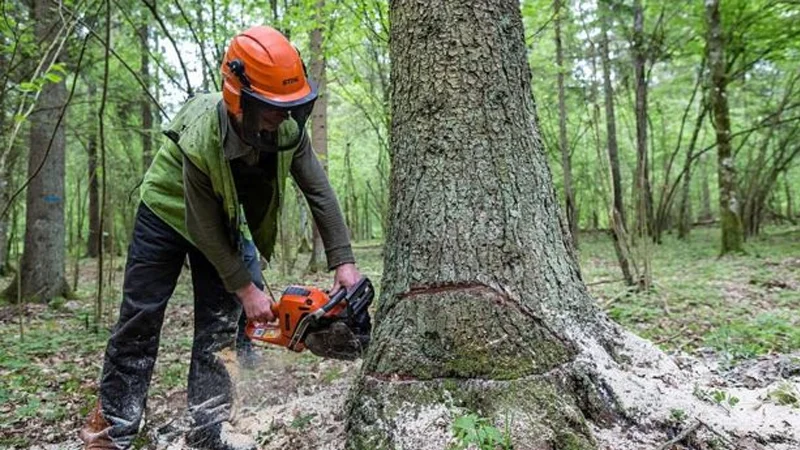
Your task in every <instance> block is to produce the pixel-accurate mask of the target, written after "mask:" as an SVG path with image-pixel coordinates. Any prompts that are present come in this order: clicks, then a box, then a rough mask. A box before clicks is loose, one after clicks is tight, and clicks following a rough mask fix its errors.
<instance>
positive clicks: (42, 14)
mask: <svg viewBox="0 0 800 450" xmlns="http://www.w3.org/2000/svg"><path fill="white" fill-rule="evenodd" d="M33 15H34V20H35V24H36V25H35V26H36V35H37V36H38V37H39V39H41V40H42V41H43V42H49V41H50V40H51V39H52V36H50V32H51V30H52V28H53V24H54V23H57V21H58V20H59V16H58V13H57V12H56V11H55V10H54V9H53V7H52V4H51V3H50V2H47V1H38V0H37V1H35V2H34V5H33ZM56 57H57V56H56ZM66 97H67V90H66V85H65V81H64V80H61V81H60V82H58V83H46V84H45V85H44V88H43V90H42V93H41V95H40V97H39V102H38V104H37V105H36V110H35V112H34V113H33V114H31V116H30V121H31V124H30V152H29V156H28V177H32V180H31V182H30V184H29V185H28V188H27V192H26V205H27V207H26V209H25V248H24V251H23V253H22V262H21V267H20V271H19V274H18V276H20V277H21V282H20V289H21V294H22V297H23V298H27V299H29V300H32V301H41V300H45V301H46V300H49V299H51V298H53V297H56V296H60V295H67V294H68V293H69V286H68V284H67V281H66V277H65V274H64V270H65V266H64V263H65V260H64V258H65V240H64V171H65V164H64V162H65V155H64V151H65V147H66V145H65V144H66V140H65V136H64V121H63V120H62V121H61V124H60V125H59V126H58V127H56V125H57V124H58V121H59V118H60V117H59V116H60V114H59V113H60V111H61V108H62V107H63V105H64V102H65V101H66ZM51 139H52V142H51ZM48 147H49V149H48ZM48 150H49V151H48ZM40 165H41V171H40V172H39V173H38V175H36V176H35V177H34V173H35V172H36V170H37V169H38V168H39V166H40ZM10 286H16V282H12V283H11V285H10Z"/></svg>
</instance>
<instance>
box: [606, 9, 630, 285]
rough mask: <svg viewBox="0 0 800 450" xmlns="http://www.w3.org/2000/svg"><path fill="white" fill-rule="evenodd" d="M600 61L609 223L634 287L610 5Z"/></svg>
mask: <svg viewBox="0 0 800 450" xmlns="http://www.w3.org/2000/svg"><path fill="white" fill-rule="evenodd" d="M600 8H601V14H600V28H601V31H600V59H601V61H602V66H603V90H604V94H605V106H606V140H607V142H608V160H609V166H610V169H611V190H612V193H613V196H614V203H613V205H612V207H611V213H610V214H609V215H610V222H611V236H612V238H613V239H614V250H615V251H616V254H617V261H619V267H620V270H621V271H622V277H623V278H624V279H625V283H626V284H627V285H628V286H635V285H636V282H635V280H634V279H633V274H632V272H631V267H630V262H629V260H628V255H627V252H626V251H625V250H626V248H627V246H626V235H627V230H628V227H627V222H626V220H625V205H624V204H623V202H622V175H621V174H620V171H619V155H618V148H617V122H616V116H615V113H614V88H613V87H612V86H611V61H610V60H609V56H608V53H609V51H608V21H610V20H611V19H610V14H609V12H608V11H607V9H608V5H606V4H605V2H604V1H601V2H600Z"/></svg>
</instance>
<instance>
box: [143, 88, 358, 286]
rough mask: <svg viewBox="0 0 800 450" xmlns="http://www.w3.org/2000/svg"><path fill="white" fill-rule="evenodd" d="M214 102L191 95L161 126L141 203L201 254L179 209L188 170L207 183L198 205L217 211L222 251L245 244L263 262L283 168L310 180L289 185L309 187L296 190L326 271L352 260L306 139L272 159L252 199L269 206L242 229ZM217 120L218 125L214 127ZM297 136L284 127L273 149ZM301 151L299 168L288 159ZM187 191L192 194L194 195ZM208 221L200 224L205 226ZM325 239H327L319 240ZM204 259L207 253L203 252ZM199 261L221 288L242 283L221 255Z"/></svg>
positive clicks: (215, 98) (289, 124) (183, 205)
mask: <svg viewBox="0 0 800 450" xmlns="http://www.w3.org/2000/svg"><path fill="white" fill-rule="evenodd" d="M220 100H221V95H220V94H219V93H216V94H202V95H198V96H196V97H193V98H192V99H191V100H189V101H188V102H187V103H186V104H185V105H184V106H183V108H182V109H181V110H180V111H179V112H178V114H177V115H176V116H175V118H174V119H173V121H172V122H171V123H170V124H169V125H168V126H167V128H166V129H165V131H164V133H165V134H166V135H167V136H168V137H169V139H170V141H169V142H167V143H165V144H164V146H163V147H162V148H161V149H160V150H159V151H158V153H157V154H156V156H155V158H154V159H153V162H152V164H151V166H150V168H149V169H148V171H147V173H146V174H145V178H144V181H143V183H142V188H141V198H142V201H143V202H144V203H145V204H146V205H147V206H148V207H149V208H150V209H151V210H152V211H153V212H154V213H155V214H156V215H158V216H159V217H160V218H161V219H162V220H164V221H165V222H166V223H167V224H169V225H170V226H171V227H172V228H174V229H175V230H176V231H178V233H180V234H181V235H182V236H184V237H185V238H186V239H187V240H188V241H189V242H191V243H192V244H193V245H195V246H196V247H198V248H200V249H201V250H205V248H204V244H207V243H206V242H196V240H197V239H195V238H193V233H192V231H193V230H194V232H195V233H194V237H198V236H197V234H198V232H197V229H198V224H191V223H190V224H189V225H194V227H190V226H187V220H189V217H187V216H188V212H187V207H189V206H191V205H187V202H188V201H189V200H187V199H186V198H185V197H186V195H185V194H187V192H186V191H185V189H188V188H192V189H195V188H194V187H193V185H191V184H190V185H187V186H188V187H187V186H185V185H184V184H185V182H187V181H186V180H185V177H186V176H187V175H186V172H185V170H186V169H191V171H190V175H191V174H192V173H200V174H201V176H203V177H207V179H206V181H208V183H207V184H208V185H210V186H209V189H208V190H209V191H213V193H209V194H208V195H207V197H210V198H209V199H207V200H206V199H204V201H203V202H202V203H217V205H214V206H215V207H217V208H219V207H220V206H221V209H220V210H221V211H222V212H221V213H220V214H219V215H214V214H212V215H211V216H212V217H218V216H224V220H225V222H226V223H225V224H224V225H225V227H224V228H225V229H226V230H227V236H226V237H227V240H228V244H229V246H230V247H229V249H228V251H229V252H235V251H238V249H239V245H240V243H241V240H242V238H246V239H250V238H252V240H253V241H254V243H255V245H256V247H257V248H258V250H259V252H261V254H262V255H263V256H264V257H265V258H267V259H270V257H271V256H272V253H273V248H274V245H275V241H276V233H277V222H278V218H279V214H280V206H281V205H282V203H283V201H282V197H283V193H284V191H285V182H286V178H287V176H288V174H289V173H290V168H291V172H292V174H293V175H295V178H296V179H297V178H298V174H300V176H299V178H305V179H308V180H310V182H308V180H306V181H307V182H305V183H304V182H303V180H302V179H301V180H297V181H298V185H299V186H300V187H301V189H302V188H303V186H304V185H305V186H311V187H310V188H308V189H304V193H305V194H306V198H307V199H308V200H309V203H310V205H311V209H312V213H314V218H315V221H316V222H317V224H318V226H319V228H320V231H321V233H322V234H323V240H324V241H325V247H326V252H327V253H328V263H329V267H330V266H331V265H332V264H333V265H334V266H335V265H338V264H341V263H343V262H352V261H353V260H354V258H353V256H352V252H351V250H350V245H349V237H348V236H347V231H346V227H345V225H344V221H343V219H342V218H341V212H340V211H339V208H338V203H337V202H336V201H335V196H334V195H333V191H332V189H330V184H329V183H328V181H327V178H325V175H324V172H322V171H321V169H320V168H319V167H318V166H319V163H318V162H317V161H316V158H315V157H313V149H311V147H310V143H309V142H306V141H307V139H304V140H302V142H304V143H305V144H300V145H298V147H303V148H301V149H300V150H301V151H298V147H295V148H294V149H291V150H287V151H283V152H280V153H278V156H277V158H276V160H277V165H278V168H277V171H276V172H277V176H275V177H274V179H272V180H271V182H270V183H268V185H267V186H264V187H263V189H264V192H263V196H260V198H263V199H264V200H265V201H267V202H268V203H269V204H268V206H267V207H266V208H259V213H260V214H263V215H262V216H261V217H255V218H254V217H253V216H252V214H250V215H249V216H248V217H249V218H250V224H249V225H248V224H247V223H246V220H245V214H244V211H243V207H242V205H241V204H240V199H239V198H238V197H237V190H236V185H235V183H234V179H233V176H234V175H233V172H232V171H231V161H230V160H229V159H228V157H226V155H225V152H224V151H223V145H224V144H225V143H223V142H222V138H221V136H222V135H223V134H224V133H222V132H221V131H226V130H227V128H226V127H227V120H226V119H227V116H225V115H224V111H223V112H219V111H220V110H218V107H219V105H220ZM221 122H224V123H223V124H221ZM221 127H223V128H221ZM300 132H301V130H299V129H298V127H297V124H296V123H295V122H294V121H292V120H288V121H285V122H284V123H283V124H282V125H281V128H280V129H279V144H280V143H282V142H298V141H299V140H298V139H297V136H298V133H300ZM306 147H307V148H306ZM248 149H249V148H248ZM306 152H307V153H310V155H311V160H310V163H309V160H308V157H304V158H303V161H304V162H298V161H297V159H298V158H295V156H296V154H297V155H304V156H308V155H306ZM293 158H294V159H295V160H294V161H293ZM187 162H188V166H190V167H184V166H187ZM314 165H316V167H314ZM307 166H311V167H312V170H308V169H307V168H305V167H307ZM309 174H310V175H309ZM320 179H321V180H320ZM319 186H323V187H327V190H326V189H320V188H319ZM306 191H312V192H311V193H309V192H306ZM191 192H193V193H194V191H191ZM253 194H254V193H252V192H251V193H250V197H251V198H252V197H254V195H253ZM259 195H260V192H256V193H255V196H259ZM320 199H322V201H321V200H320ZM315 205H316V206H317V207H316V208H315ZM194 206H197V205H194ZM262 211H263V213H262ZM248 212H252V211H248ZM206 217H208V215H206ZM317 219H321V220H317ZM208 221H209V220H205V222H208ZM207 225H208V224H206V223H203V224H199V228H200V229H203V228H208V226H207ZM210 225H215V224H210ZM325 229H327V231H326V230H325ZM326 235H327V237H328V239H327V240H325V237H326ZM208 236H209V235H208V234H204V233H200V237H199V239H201V240H202V241H206V240H207V239H208ZM214 239H216V238H214ZM223 239H224V238H223ZM198 244H201V245H198ZM206 247H207V245H206ZM332 249H333V250H334V253H333V254H332V253H331V250H332ZM204 253H207V252H205V251H204ZM206 256H207V257H209V260H210V261H211V262H212V264H214V265H215V267H217V270H218V271H219V272H220V276H221V277H222V279H223V281H224V282H225V285H226V287H227V288H228V290H235V289H237V288H239V287H241V285H242V283H244V282H246V280H247V279H248V278H246V276H247V275H246V274H247V272H246V271H245V270H243V268H242V267H236V268H234V267H231V266H234V265H236V264H235V263H234V261H233V260H232V258H230V257H228V258H226V259H224V260H223V259H222V258H220V261H215V259H214V258H213V257H212V255H209V254H206Z"/></svg>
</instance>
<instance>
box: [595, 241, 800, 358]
mask: <svg viewBox="0 0 800 450" xmlns="http://www.w3.org/2000/svg"><path fill="white" fill-rule="evenodd" d="M746 250H747V254H746V255H736V256H725V257H722V258H720V257H719V256H718V255H719V230H717V229H714V228H700V229H695V230H693V231H692V234H691V235H690V237H689V240H688V241H685V242H683V241H679V240H677V239H676V238H675V237H674V236H671V235H667V236H665V238H664V243H663V244H661V245H658V246H651V251H652V267H653V280H654V287H653V289H652V290H651V291H650V292H647V293H631V292H629V291H627V290H626V289H625V288H624V285H623V283H622V282H621V281H617V280H618V279H620V278H621V275H620V273H619V269H618V266H617V262H616V257H615V254H614V250H613V247H612V245H611V242H610V240H609V239H608V238H607V237H606V236H605V235H598V234H593V235H589V236H586V235H584V236H583V238H582V240H581V247H580V260H581V269H582V272H583V276H584V280H585V281H586V282H587V284H589V289H590V291H591V292H592V294H593V295H594V297H595V298H596V299H597V301H598V302H599V303H600V305H602V306H603V307H604V308H605V309H606V311H607V312H608V313H609V315H610V316H611V317H612V318H613V319H614V320H616V321H618V322H619V323H621V324H622V325H624V326H625V327H626V328H628V329H631V330H632V331H634V332H636V333H637V334H639V335H641V336H643V337H645V338H647V339H650V340H652V341H655V342H656V343H658V344H659V345H661V346H662V347H663V348H664V349H668V350H670V349H682V350H686V351H691V350H694V349H697V348H700V347H705V348H710V349H712V350H714V351H715V352H718V353H719V354H720V356H721V357H723V358H726V359H728V360H731V361H736V360H739V359H743V358H750V357H754V356H757V355H760V354H765V353H772V352H781V353H785V352H791V351H796V350H798V349H800V228H798V227H775V228H767V229H766V230H765V231H764V232H763V233H762V235H761V236H759V237H757V238H754V239H751V240H750V241H748V242H747V243H746ZM609 280H613V282H610V283H609V282H607V281H609Z"/></svg>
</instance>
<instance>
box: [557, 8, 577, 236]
mask: <svg viewBox="0 0 800 450" xmlns="http://www.w3.org/2000/svg"><path fill="white" fill-rule="evenodd" d="M553 9H554V15H555V17H554V21H555V41H556V65H557V66H558V147H559V149H560V150H561V166H562V168H563V169H564V202H565V210H566V213H567V223H568V224H569V231H570V234H571V235H572V244H573V245H574V246H575V248H578V216H577V213H576V211H575V191H574V190H573V189H572V161H571V158H570V148H569V143H568V141H567V106H566V98H565V93H564V70H565V68H564V49H563V48H562V46H561V22H562V17H561V16H562V14H564V13H563V12H562V9H561V0H554V1H553Z"/></svg>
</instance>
